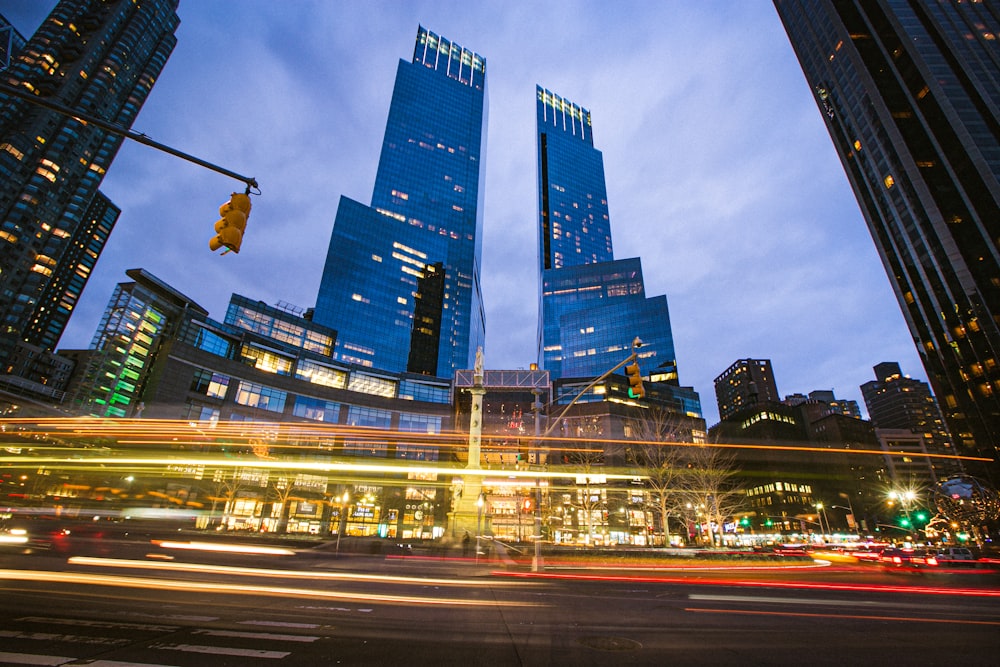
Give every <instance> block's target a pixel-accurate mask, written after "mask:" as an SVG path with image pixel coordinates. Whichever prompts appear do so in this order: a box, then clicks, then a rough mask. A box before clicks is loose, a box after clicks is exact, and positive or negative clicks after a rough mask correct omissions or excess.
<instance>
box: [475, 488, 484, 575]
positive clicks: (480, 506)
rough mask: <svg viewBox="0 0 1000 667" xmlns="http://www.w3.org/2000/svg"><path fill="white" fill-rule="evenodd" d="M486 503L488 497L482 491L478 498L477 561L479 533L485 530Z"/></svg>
mask: <svg viewBox="0 0 1000 667" xmlns="http://www.w3.org/2000/svg"><path fill="white" fill-rule="evenodd" d="M485 504H486V499H485V498H484V497H483V494H482V493H480V494H479V497H478V498H476V562H477V563H478V562H479V535H480V534H481V533H482V532H483V505H485Z"/></svg>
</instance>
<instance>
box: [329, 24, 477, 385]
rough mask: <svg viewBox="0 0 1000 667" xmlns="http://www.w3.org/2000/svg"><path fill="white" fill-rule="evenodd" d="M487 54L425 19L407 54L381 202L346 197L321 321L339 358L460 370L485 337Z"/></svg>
mask: <svg viewBox="0 0 1000 667" xmlns="http://www.w3.org/2000/svg"><path fill="white" fill-rule="evenodd" d="M486 123H487V93H486V61H485V59H483V58H482V57H481V56H479V55H477V54H475V53H473V52H472V51H469V50H468V49H465V48H462V47H461V46H459V45H458V44H455V43H454V42H451V41H449V40H447V39H444V38H442V37H439V36H438V35H435V34H434V33H432V32H429V31H428V30H426V29H424V28H423V27H420V28H419V29H418V31H417V41H416V48H415V49H414V53H413V59H412V61H411V62H406V61H403V60H401V61H400V62H399V67H398V69H397V71H396V82H395V87H394V88H393V93H392V102H391V104H390V107H389V119H388V121H387V122H386V128H385V138H384V140H383V142H382V153H381V155H380V157H379V165H378V172H377V174H376V177H375V189H374V192H373V194H372V203H371V206H365V205H364V204H361V203H359V202H356V201H353V200H351V199H348V198H346V197H342V198H341V200H340V204H339V206H338V208H337V216H336V220H335V222H334V226H333V233H332V236H331V238H330V248H329V251H328V253H327V258H326V265H325V267H324V269H323V277H322V280H321V282H320V287H319V292H318V295H317V297H316V309H315V312H314V315H313V319H314V321H315V322H317V323H319V324H323V325H325V326H328V327H331V328H333V329H336V330H337V334H338V335H337V345H336V350H335V352H334V357H335V358H336V359H340V360H342V361H347V362H353V363H358V364H363V365H366V366H371V367H374V368H379V369H383V370H388V371H394V372H401V371H408V372H412V373H423V374H426V375H434V376H437V377H451V376H452V375H453V373H454V371H455V370H456V369H461V368H472V366H473V364H474V359H475V354H476V349H477V348H478V347H479V346H480V345H483V342H484V339H485V329H486V324H485V316H484V312H483V304H482V293H481V290H480V282H479V273H480V258H481V255H482V228H483V220H482V215H483V196H484V188H483V178H484V175H485V165H484V161H485V156H486Z"/></svg>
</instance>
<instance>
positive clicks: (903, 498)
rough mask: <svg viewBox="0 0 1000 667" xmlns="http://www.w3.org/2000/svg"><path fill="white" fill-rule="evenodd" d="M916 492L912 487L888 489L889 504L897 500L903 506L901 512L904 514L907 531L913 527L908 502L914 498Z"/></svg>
mask: <svg viewBox="0 0 1000 667" xmlns="http://www.w3.org/2000/svg"><path fill="white" fill-rule="evenodd" d="M916 498H917V493H916V491H914V490H913V489H903V490H902V491H896V490H895V489H893V490H892V491H889V501H890V504H891V503H894V502H899V504H900V505H902V506H903V514H905V515H906V529H907V531H909V530H910V529H911V528H913V520H912V519H911V518H910V504H911V503H912V502H913V501H914V500H916Z"/></svg>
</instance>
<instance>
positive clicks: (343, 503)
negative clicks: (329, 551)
mask: <svg viewBox="0 0 1000 667" xmlns="http://www.w3.org/2000/svg"><path fill="white" fill-rule="evenodd" d="M350 499H351V494H350V493H349V492H347V491H344V495H342V496H341V497H340V498H339V499H338V500H340V527H339V528H338V529H337V555H338V556H339V555H340V538H341V536H342V535H343V534H344V530H346V529H347V501H348V500H350Z"/></svg>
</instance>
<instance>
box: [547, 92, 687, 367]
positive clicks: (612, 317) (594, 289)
mask: <svg viewBox="0 0 1000 667" xmlns="http://www.w3.org/2000/svg"><path fill="white" fill-rule="evenodd" d="M536 95H537V103H536V112H537V113H536V127H537V133H538V164H537V171H538V199H539V225H538V230H539V235H538V263H539V282H540V285H539V318H538V319H539V321H538V361H539V364H540V365H541V367H542V368H544V369H545V370H547V371H549V372H550V373H552V376H553V378H562V377H588V376H594V377H596V376H598V375H601V374H602V373H604V372H605V371H607V370H608V369H609V368H612V367H614V366H615V365H616V364H617V363H619V362H620V361H622V360H623V359H624V358H625V357H626V356H627V355H628V354H629V353H630V352H631V343H632V341H633V339H635V337H636V336H638V337H639V338H641V339H642V341H643V346H642V348H640V349H639V360H640V366H641V367H642V370H643V372H644V373H645V374H647V375H649V376H650V378H651V379H652V380H653V381H658V382H666V383H669V384H673V385H677V384H678V379H677V362H676V357H675V355H674V341H673V334H672V332H671V329H670V313H669V311H668V309H667V298H666V297H665V296H657V297H653V298H647V297H646V290H645V286H644V284H643V279H642V264H641V262H640V260H639V259H638V258H633V259H623V260H616V259H615V258H614V252H613V249H612V244H611V220H610V216H609V214H608V197H607V186H606V184H605V180H604V158H603V156H602V155H601V152H600V151H599V150H597V149H596V148H594V137H593V132H592V127H591V117H590V112H589V111H587V110H586V109H584V108H582V107H580V106H578V105H576V104H574V103H572V102H570V101H569V100H566V99H564V98H562V97H560V96H558V95H555V94H553V93H551V92H549V91H548V90H545V89H543V88H541V87H537V88H536Z"/></svg>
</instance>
